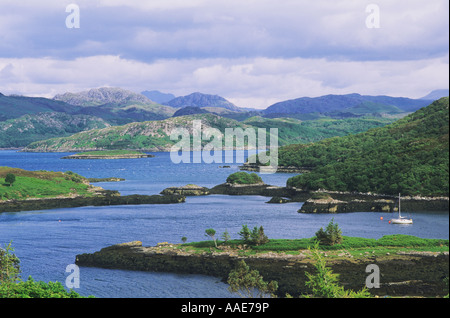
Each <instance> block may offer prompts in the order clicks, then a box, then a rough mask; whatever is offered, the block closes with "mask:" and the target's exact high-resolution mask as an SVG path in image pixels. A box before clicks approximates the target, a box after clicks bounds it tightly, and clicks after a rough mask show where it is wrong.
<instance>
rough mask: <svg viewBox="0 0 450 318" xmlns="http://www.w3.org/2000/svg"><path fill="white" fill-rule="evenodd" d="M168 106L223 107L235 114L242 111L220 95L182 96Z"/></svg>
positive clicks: (195, 94)
mask: <svg viewBox="0 0 450 318" xmlns="http://www.w3.org/2000/svg"><path fill="white" fill-rule="evenodd" d="M166 105H168V106H172V107H176V108H182V107H188V106H193V107H200V108H203V107H221V108H226V109H229V110H232V111H235V112H240V111H241V109H240V108H239V107H237V106H236V105H234V104H232V103H231V102H229V101H227V100H226V99H225V98H223V97H220V96H218V95H209V94H202V93H192V94H190V95H187V96H181V97H177V98H174V99H172V100H171V101H169V102H167V103H166Z"/></svg>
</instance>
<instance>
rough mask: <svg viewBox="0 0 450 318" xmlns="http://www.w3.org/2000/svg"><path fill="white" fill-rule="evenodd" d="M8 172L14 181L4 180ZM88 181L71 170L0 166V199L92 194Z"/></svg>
mask: <svg viewBox="0 0 450 318" xmlns="http://www.w3.org/2000/svg"><path fill="white" fill-rule="evenodd" d="M8 174H12V175H14V176H15V181H14V183H12V184H10V183H7V182H6V181H5V178H6V176H7V175H8ZM91 188H92V187H91V186H90V184H89V181H88V180H87V179H86V178H84V177H82V176H80V175H78V174H76V173H73V172H71V171H68V172H65V173H63V172H52V171H27V170H23V169H18V168H10V167H0V201H2V200H10V199H15V200H25V199H29V198H54V197H74V196H92V195H93V192H92V191H90V190H91Z"/></svg>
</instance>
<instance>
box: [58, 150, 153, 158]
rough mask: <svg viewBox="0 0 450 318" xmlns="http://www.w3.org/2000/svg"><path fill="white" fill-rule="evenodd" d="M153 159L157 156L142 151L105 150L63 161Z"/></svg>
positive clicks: (78, 154) (84, 153)
mask: <svg viewBox="0 0 450 318" xmlns="http://www.w3.org/2000/svg"><path fill="white" fill-rule="evenodd" d="M153 157H155V156H154V155H149V154H146V153H143V152H141V151H133V150H105V151H88V152H81V153H77V154H75V155H70V156H66V157H62V158H61V159H140V158H153Z"/></svg>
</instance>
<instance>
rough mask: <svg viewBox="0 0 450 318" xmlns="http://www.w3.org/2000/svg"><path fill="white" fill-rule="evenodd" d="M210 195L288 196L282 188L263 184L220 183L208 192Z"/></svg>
mask: <svg viewBox="0 0 450 318" xmlns="http://www.w3.org/2000/svg"><path fill="white" fill-rule="evenodd" d="M210 194H225V195H261V196H267V197H273V196H280V197H282V196H290V195H289V194H288V191H287V189H286V188H284V187H276V186H272V185H268V184H265V183H257V184H232V183H222V184H219V185H217V186H215V187H213V188H212V189H211V190H210Z"/></svg>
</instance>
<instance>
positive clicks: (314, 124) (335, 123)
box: [25, 113, 393, 152]
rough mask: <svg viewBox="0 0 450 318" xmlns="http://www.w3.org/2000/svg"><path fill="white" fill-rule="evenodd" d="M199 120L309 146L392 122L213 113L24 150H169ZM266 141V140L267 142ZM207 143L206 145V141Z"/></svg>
mask: <svg viewBox="0 0 450 318" xmlns="http://www.w3.org/2000/svg"><path fill="white" fill-rule="evenodd" d="M193 120H201V121H202V127H203V128H206V127H212V128H217V129H219V130H220V131H221V132H222V133H224V131H225V128H237V127H240V128H243V129H245V128H255V129H256V128H266V132H267V133H269V131H270V128H278V137H279V145H288V144H292V143H308V142H311V141H319V140H322V139H324V138H329V137H333V136H345V135H348V134H353V133H359V132H362V131H366V130H367V129H369V128H373V127H380V126H384V125H386V124H388V123H391V122H392V121H393V119H386V118H351V119H344V120H335V119H320V120H312V121H307V122H302V121H300V120H297V119H292V118H277V119H268V118H262V117H252V118H251V119H249V120H246V121H244V122H238V121H236V120H233V119H229V118H225V117H221V116H218V115H215V114H211V113H207V114H196V115H188V116H180V117H173V118H169V119H165V120H160V121H149V122H141V123H130V124H127V125H123V126H115V127H109V128H105V129H94V130H91V131H86V132H81V133H78V134H74V135H72V136H69V137H65V138H53V139H48V140H43V141H39V142H34V143H31V144H30V145H28V146H27V147H26V149H25V150H26V151H59V152H63V151H67V152H71V151H79V150H112V149H139V150H148V151H169V150H170V147H171V146H172V145H173V144H175V142H174V141H172V140H170V133H171V132H172V130H173V129H174V128H177V127H184V128H188V129H189V130H190V131H191V130H192V121H193ZM268 142H269V141H268ZM205 143H206V142H205Z"/></svg>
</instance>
